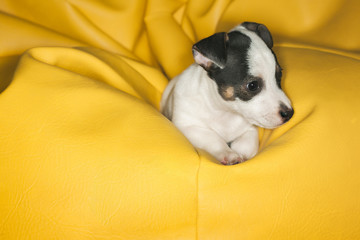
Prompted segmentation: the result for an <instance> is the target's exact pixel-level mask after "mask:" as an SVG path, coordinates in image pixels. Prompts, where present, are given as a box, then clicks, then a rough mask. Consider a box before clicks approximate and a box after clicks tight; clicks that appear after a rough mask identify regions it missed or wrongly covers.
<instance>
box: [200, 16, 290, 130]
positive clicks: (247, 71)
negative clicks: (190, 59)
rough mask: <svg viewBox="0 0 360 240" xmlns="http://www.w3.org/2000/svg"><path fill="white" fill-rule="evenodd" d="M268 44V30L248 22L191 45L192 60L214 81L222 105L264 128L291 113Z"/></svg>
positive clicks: (285, 120)
mask: <svg viewBox="0 0 360 240" xmlns="http://www.w3.org/2000/svg"><path fill="white" fill-rule="evenodd" d="M272 47H273V41H272V36H271V34H270V32H269V30H268V29H267V28H266V27H265V26H264V25H262V24H257V23H252V22H244V23H242V24H241V25H239V26H237V27H235V28H234V29H233V30H231V31H230V32H229V33H224V32H221V33H216V34H214V35H212V36H210V37H208V38H205V39H203V40H201V41H199V42H198V43H196V44H194V46H193V55H194V59H195V62H196V63H197V64H199V65H200V66H201V67H203V68H204V69H205V70H206V71H207V73H208V76H209V77H210V78H211V79H212V80H214V81H215V82H216V84H217V87H218V92H219V94H220V96H221V97H222V99H223V100H224V104H225V105H226V106H227V107H229V108H230V109H231V111H235V112H238V113H239V114H241V115H242V116H243V117H244V118H246V119H247V120H248V121H249V122H250V123H252V124H254V125H257V126H260V127H264V128H275V127H278V126H280V125H281V124H283V123H285V122H287V121H288V120H290V118H291V117H292V115H293V113H294V111H293V109H292V107H291V103H290V100H289V99H288V97H287V96H286V95H285V94H284V92H283V91H282V90H281V76H282V73H281V67H280V65H279V63H278V62H277V59H276V56H275V54H274V52H273V51H272Z"/></svg>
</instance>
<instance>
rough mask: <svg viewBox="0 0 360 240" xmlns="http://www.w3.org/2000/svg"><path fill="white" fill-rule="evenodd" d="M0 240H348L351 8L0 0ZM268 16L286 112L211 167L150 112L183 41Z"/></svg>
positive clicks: (358, 80) (353, 226)
mask: <svg viewBox="0 0 360 240" xmlns="http://www.w3.org/2000/svg"><path fill="white" fill-rule="evenodd" d="M0 11H1V12H0V32H1V37H0V92H1V93H0V239H77V240H78V239H220V240H222V239H261V240H262V239H360V224H359V222H360V174H359V170H360V161H359V160H360V148H359V146H360V94H359V92H360V28H359V27H358V25H359V22H360V15H359V14H358V13H359V11H360V2H359V1H356V0H325V1H312V0H306V1H304V0H301V1H300V0H294V1H287V0H279V1H276V2H273V1H265V0H252V1H246V0H234V1H230V0H223V1H216V0H214V1H208V0H193V1H175V0H152V1H151V0H148V1H118V0H112V1H111V0H106V1H100V0H94V1H84V0H68V1H64V0H47V1H40V0H38V1H34V0H18V1H13V0H3V1H1V2H0ZM242 21H256V22H261V23H264V24H266V25H267V26H268V28H269V29H270V30H271V32H272V33H273V36H274V40H275V49H274V51H275V52H276V54H277V56H278V59H279V61H280V63H281V65H282V67H283V68H284V78H283V88H284V90H285V91H286V93H287V94H288V96H289V97H290V98H291V100H292V101H293V105H294V108H295V116H294V117H293V119H292V120H291V121H290V122H289V123H287V124H285V125H284V126H282V127H281V128H279V129H276V130H274V131H269V130H262V131H261V134H260V135H261V152H260V153H259V154H258V155H257V156H256V157H255V158H254V159H252V160H250V161H247V162H245V163H243V164H239V165H235V166H222V165H220V164H218V163H217V162H216V161H214V159H213V158H212V157H210V156H209V155H208V154H207V153H205V152H203V151H202V150H199V149H195V148H194V147H193V146H191V144H190V143H189V142H188V141H187V140H186V138H185V137H184V136H183V135H182V134H181V133H180V132H179V131H178V130H177V129H176V128H175V127H174V126H173V125H172V124H171V122H169V121H168V120H167V119H166V118H164V117H163V116H162V115H161V114H160V113H159V112H158V108H159V101H160V98H161V93H162V91H163V90H164V88H165V86H166V84H167V82H168V80H169V79H170V78H172V77H174V76H175V75H177V74H179V73H180V72H181V71H182V70H184V69H185V68H186V67H187V66H188V65H189V64H191V63H192V62H193V59H192V56H191V45H192V44H193V43H194V42H195V41H197V40H199V39H201V38H203V37H206V36H208V35H210V34H212V33H214V32H215V31H227V30H229V29H230V28H231V27H233V26H235V25H237V24H238V23H240V22H242Z"/></svg>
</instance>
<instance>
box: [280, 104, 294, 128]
mask: <svg viewBox="0 0 360 240" xmlns="http://www.w3.org/2000/svg"><path fill="white" fill-rule="evenodd" d="M279 114H280V116H281V119H282V121H283V123H286V122H287V121H289V120H290V119H291V118H292V116H293V115H294V109H292V108H288V107H287V106H285V105H284V104H281V105H280V111H279Z"/></svg>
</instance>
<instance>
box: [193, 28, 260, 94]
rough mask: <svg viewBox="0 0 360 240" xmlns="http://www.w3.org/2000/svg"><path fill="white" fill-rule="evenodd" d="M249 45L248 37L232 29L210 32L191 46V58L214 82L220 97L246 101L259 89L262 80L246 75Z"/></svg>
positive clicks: (247, 71)
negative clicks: (215, 32)
mask: <svg viewBox="0 0 360 240" xmlns="http://www.w3.org/2000/svg"><path fill="white" fill-rule="evenodd" d="M250 45H251V39H250V37H248V36H247V35H245V34H243V33H241V32H239V31H233V32H230V33H228V34H226V33H220V34H219V33H218V34H214V35H212V36H210V37H208V38H205V39H203V40H201V41H200V42H198V43H196V44H195V45H194V46H193V53H194V58H195V61H196V62H197V63H198V64H199V65H200V66H202V67H203V68H204V69H205V70H206V71H207V73H208V76H209V77H210V78H211V79H213V80H214V81H215V82H216V84H217V86H218V91H219V94H220V95H221V96H222V98H223V99H224V100H227V101H233V100H235V99H236V98H239V99H240V100H242V101H249V100H250V99H252V98H253V97H254V96H255V95H257V94H258V93H259V92H261V89H262V87H263V85H264V84H263V80H262V79H261V78H258V77H256V76H251V75H250V74H249V62H248V55H249V54H248V51H249V49H250Z"/></svg>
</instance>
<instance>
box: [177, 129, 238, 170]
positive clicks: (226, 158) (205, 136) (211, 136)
mask: <svg viewBox="0 0 360 240" xmlns="http://www.w3.org/2000/svg"><path fill="white" fill-rule="evenodd" d="M182 132H183V133H184V135H185V136H186V137H187V139H188V140H189V141H190V142H191V143H192V144H193V145H194V146H195V147H198V148H201V149H203V150H205V151H207V152H208V153H210V154H211V155H212V156H214V157H215V158H216V159H217V160H218V161H219V162H221V163H222V164H224V165H233V164H236V163H239V162H242V161H243V160H242V159H241V158H240V156H239V155H238V154H237V153H236V152H235V151H233V150H231V149H230V147H229V146H228V145H227V143H226V142H225V141H224V139H222V138H221V137H220V136H219V135H218V134H217V133H216V132H214V131H212V130H211V129H208V128H202V127H197V126H191V127H186V128H183V129H182Z"/></svg>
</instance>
